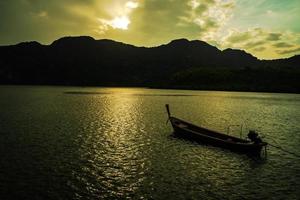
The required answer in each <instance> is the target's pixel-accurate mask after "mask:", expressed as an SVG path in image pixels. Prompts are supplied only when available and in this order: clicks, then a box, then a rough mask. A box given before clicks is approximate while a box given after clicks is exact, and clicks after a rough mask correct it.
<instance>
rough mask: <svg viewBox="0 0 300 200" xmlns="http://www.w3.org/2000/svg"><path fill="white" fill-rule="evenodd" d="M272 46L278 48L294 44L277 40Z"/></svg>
mask: <svg viewBox="0 0 300 200" xmlns="http://www.w3.org/2000/svg"><path fill="white" fill-rule="evenodd" d="M273 46H274V47H278V48H286V47H293V46H294V45H292V44H290V43H287V42H277V43H274V44H273Z"/></svg>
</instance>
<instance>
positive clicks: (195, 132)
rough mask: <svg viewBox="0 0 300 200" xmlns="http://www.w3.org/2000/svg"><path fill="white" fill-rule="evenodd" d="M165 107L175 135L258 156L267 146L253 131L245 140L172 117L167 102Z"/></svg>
mask: <svg viewBox="0 0 300 200" xmlns="http://www.w3.org/2000/svg"><path fill="white" fill-rule="evenodd" d="M166 109H167V113H168V117H169V120H170V122H171V124H172V127H173V129H174V134H175V135H176V136H179V137H182V138H187V139H191V140H194V141H197V142H201V143H207V144H210V145H213V146H217V147H221V148H226V149H229V150H232V151H235V152H240V153H246V154H249V155H255V156H260V153H261V150H262V148H263V147H265V148H266V146H267V143H266V142H263V141H262V140H261V139H260V137H259V136H258V134H257V133H256V132H255V131H249V133H248V138H249V139H250V140H245V139H241V138H237V137H233V136H230V135H227V134H223V133H220V132H217V131H214V130H210V129H207V128H203V127H200V126H196V125H194V124H191V123H189V122H186V121H184V120H181V119H178V118H176V117H173V116H171V113H170V109H169V105H168V104H167V105H166Z"/></svg>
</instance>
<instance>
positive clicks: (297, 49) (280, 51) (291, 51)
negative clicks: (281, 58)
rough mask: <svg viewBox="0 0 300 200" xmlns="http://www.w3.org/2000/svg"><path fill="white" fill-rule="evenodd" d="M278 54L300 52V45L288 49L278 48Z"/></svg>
mask: <svg viewBox="0 0 300 200" xmlns="http://www.w3.org/2000/svg"><path fill="white" fill-rule="evenodd" d="M277 53H278V54H281V55H285V54H291V53H300V46H298V47H297V48H292V49H288V50H277Z"/></svg>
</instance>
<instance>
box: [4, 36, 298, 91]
mask: <svg viewBox="0 0 300 200" xmlns="http://www.w3.org/2000/svg"><path fill="white" fill-rule="evenodd" d="M299 67H300V56H294V57H291V58H289V59H278V60H259V59H257V58H256V57H254V56H252V55H251V54H249V53H247V52H245V51H243V50H236V49H226V50H223V51H221V50H219V49H218V48H216V47H214V46H211V45H209V44H208V43H206V42H203V41H199V40H192V41H189V40H187V39H178V40H173V41H171V42H170V43H168V44H164V45H161V46H157V47H151V48H145V47H136V46H133V45H129V44H124V43H121V42H116V41H113V40H107V39H104V40H95V39H94V38H92V37H87V36H81V37H64V38H61V39H58V40H56V41H54V42H53V43H52V44H50V45H42V44H40V43H38V42H24V43H20V44H17V45H11V46H0V84H34V85H35V84H50V85H93V86H143V87H158V88H185V89H210V90H243V91H275V92H299V91H300V89H299V88H300V87H299V86H300V85H299V83H298V78H299V75H300V72H299Z"/></svg>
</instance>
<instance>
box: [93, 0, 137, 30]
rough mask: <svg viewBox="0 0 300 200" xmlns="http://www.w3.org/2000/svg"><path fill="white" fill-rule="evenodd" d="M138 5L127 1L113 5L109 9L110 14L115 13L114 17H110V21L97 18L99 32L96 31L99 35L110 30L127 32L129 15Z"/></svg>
mask: <svg viewBox="0 0 300 200" xmlns="http://www.w3.org/2000/svg"><path fill="white" fill-rule="evenodd" d="M138 6H139V3H138V2H137V1H127V2H125V3H122V4H117V5H116V4H115V5H114V6H113V7H111V8H110V9H111V13H116V14H117V15H116V16H112V19H105V18H98V19H97V20H98V22H99V23H100V25H99V30H96V32H97V33H99V34H105V32H107V31H108V30H109V29H110V28H113V29H121V30H127V29H128V26H129V25H130V23H131V21H130V14H131V13H132V11H133V10H134V9H136V8H138Z"/></svg>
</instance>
